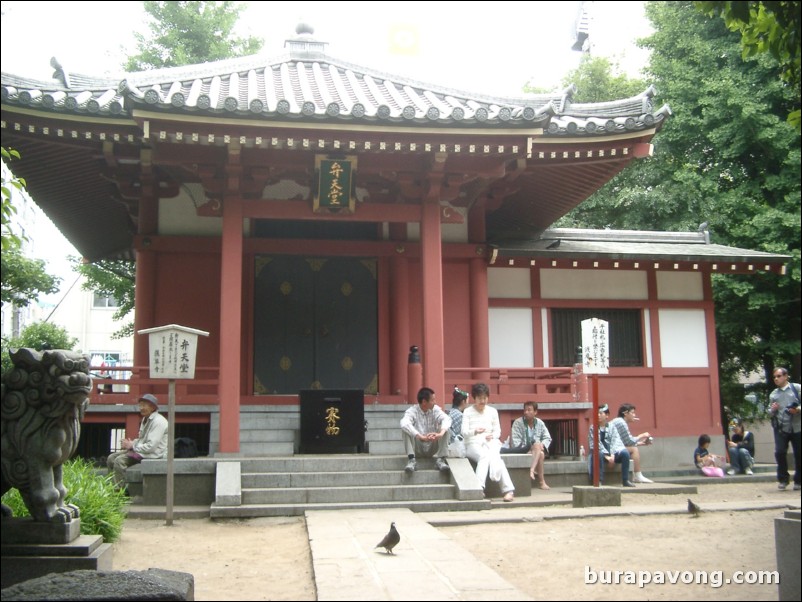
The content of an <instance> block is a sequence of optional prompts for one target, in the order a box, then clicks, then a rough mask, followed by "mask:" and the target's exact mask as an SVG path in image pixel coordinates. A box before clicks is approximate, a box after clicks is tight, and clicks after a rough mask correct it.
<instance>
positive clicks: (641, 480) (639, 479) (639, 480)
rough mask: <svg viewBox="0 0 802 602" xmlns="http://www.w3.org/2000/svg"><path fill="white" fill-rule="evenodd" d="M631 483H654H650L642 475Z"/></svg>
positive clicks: (649, 480)
mask: <svg viewBox="0 0 802 602" xmlns="http://www.w3.org/2000/svg"><path fill="white" fill-rule="evenodd" d="M632 482H633V483H654V481H652V480H651V479H647V478H646V477H644V476H643V475H641V476H639V477H635V478H634V479H632Z"/></svg>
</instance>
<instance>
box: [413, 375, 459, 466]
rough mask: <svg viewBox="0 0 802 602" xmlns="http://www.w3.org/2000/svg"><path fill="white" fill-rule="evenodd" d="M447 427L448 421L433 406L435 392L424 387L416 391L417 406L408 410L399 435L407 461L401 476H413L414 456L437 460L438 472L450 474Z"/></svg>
mask: <svg viewBox="0 0 802 602" xmlns="http://www.w3.org/2000/svg"><path fill="white" fill-rule="evenodd" d="M449 427H451V418H450V417H449V415H448V414H446V413H445V412H444V411H443V410H441V409H440V407H439V406H438V405H437V404H436V403H435V394H434V391H433V390H432V389H430V388H429V387H423V388H422V389H421V390H420V391H418V405H416V406H410V407H409V408H407V411H406V412H404V417H403V418H401V433H402V435H403V437H404V449H405V451H406V453H407V460H408V461H407V465H406V466H405V467H404V472H406V473H407V474H412V473H413V472H415V471H416V470H417V461H416V456H421V457H426V458H431V457H436V458H437V460H436V461H435V467H436V468H437V470H439V471H440V472H448V471H449V470H451V469H450V468H449V466H448V462H447V461H446V456H448V442H449V437H448V430H449Z"/></svg>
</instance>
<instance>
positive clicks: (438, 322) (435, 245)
mask: <svg viewBox="0 0 802 602" xmlns="http://www.w3.org/2000/svg"><path fill="white" fill-rule="evenodd" d="M420 238H421V272H422V275H423V278H422V292H423V348H422V349H421V351H422V354H421V356H422V359H423V386H424V387H430V388H431V389H433V390H434V391H435V393H436V394H437V395H438V396H439V397H440V400H441V401H443V400H445V398H446V391H445V374H444V371H445V344H444V341H443V246H442V242H441V234H440V204H439V202H437V201H436V200H426V201H425V202H424V204H423V216H422V220H421V228H420ZM409 393H410V395H417V391H410V392H409Z"/></svg>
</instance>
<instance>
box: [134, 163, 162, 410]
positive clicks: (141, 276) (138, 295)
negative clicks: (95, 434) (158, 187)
mask: <svg viewBox="0 0 802 602" xmlns="http://www.w3.org/2000/svg"><path fill="white" fill-rule="evenodd" d="M158 231H159V200H158V198H157V197H156V194H155V193H154V186H153V178H152V177H149V175H148V174H145V175H143V177H142V195H141V197H140V199H139V229H138V233H139V235H140V236H141V237H142V238H141V240H140V241H139V246H138V247H137V249H136V276H135V283H134V305H135V307H136V312H135V314H134V358H133V362H134V366H143V367H147V366H149V364H150V356H149V353H148V338H149V337H148V336H147V335H144V334H143V335H140V334H136V333H138V332H139V331H140V330H143V329H145V328H152V327H154V326H158V324H156V323H155V320H156V265H157V263H156V253H155V252H154V251H152V250H150V246H151V245H152V244H153V239H152V238H150V236H149V235H153V236H154V237H155V236H156V235H157V234H158ZM140 393H141V391H140V390H139V387H138V386H133V387H132V388H131V394H132V395H134V396H137V395H139V394H140ZM137 424H138V423H137Z"/></svg>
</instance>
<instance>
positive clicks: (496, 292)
mask: <svg viewBox="0 0 802 602" xmlns="http://www.w3.org/2000/svg"><path fill="white" fill-rule="evenodd" d="M530 274H531V272H530V271H529V268H488V270H487V290H488V296H489V297H490V298H491V299H494V298H495V299H529V298H531V296H532V284H531V279H530Z"/></svg>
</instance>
